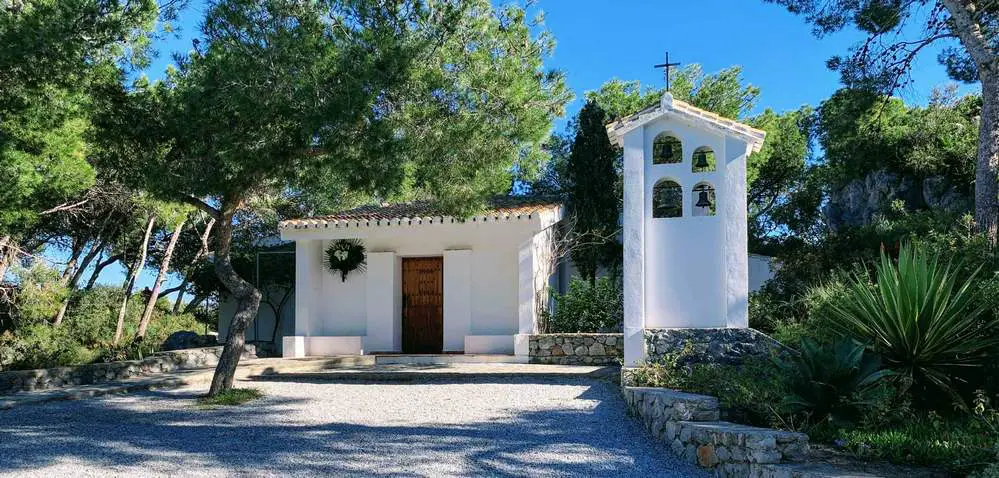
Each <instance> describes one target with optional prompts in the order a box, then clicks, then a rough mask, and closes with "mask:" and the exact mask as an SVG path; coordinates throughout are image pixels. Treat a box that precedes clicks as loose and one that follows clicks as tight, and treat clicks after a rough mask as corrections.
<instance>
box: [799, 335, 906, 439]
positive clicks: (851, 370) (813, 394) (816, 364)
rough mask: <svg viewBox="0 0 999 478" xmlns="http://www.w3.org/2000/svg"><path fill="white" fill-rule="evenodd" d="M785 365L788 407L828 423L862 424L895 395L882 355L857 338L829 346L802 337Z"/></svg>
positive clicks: (843, 340) (836, 425) (817, 422)
mask: <svg viewBox="0 0 999 478" xmlns="http://www.w3.org/2000/svg"><path fill="white" fill-rule="evenodd" d="M780 365H781V368H782V369H783V370H784V371H785V372H786V373H785V374H784V377H785V379H786V380H787V381H788V389H789V394H788V396H787V397H786V398H785V404H786V405H787V408H788V409H789V411H791V412H793V413H803V414H805V415H806V416H807V417H808V419H809V421H810V422H812V423H815V424H822V426H825V427H830V426H831V427H839V426H849V425H851V424H854V423H857V422H859V421H860V420H862V419H863V417H864V416H865V415H866V414H868V413H870V411H871V410H873V409H875V408H878V407H881V406H883V405H884V403H885V401H886V400H888V399H890V398H891V396H892V395H893V391H892V390H890V389H888V387H887V386H886V385H885V384H884V382H883V380H882V379H884V378H885V377H887V376H890V375H891V373H892V372H890V371H888V370H885V369H882V367H881V360H880V358H878V357H877V356H876V355H875V354H873V353H870V352H868V351H867V350H866V347H864V344H861V343H859V342H856V341H854V340H853V339H849V338H841V339H839V340H837V341H836V342H834V343H831V344H827V345H822V344H819V343H818V342H816V341H814V340H811V339H807V338H806V339H803V340H802V341H801V342H800V345H799V347H798V353H797V354H794V355H791V356H790V357H789V358H788V359H787V360H784V361H782V362H781V364H780Z"/></svg>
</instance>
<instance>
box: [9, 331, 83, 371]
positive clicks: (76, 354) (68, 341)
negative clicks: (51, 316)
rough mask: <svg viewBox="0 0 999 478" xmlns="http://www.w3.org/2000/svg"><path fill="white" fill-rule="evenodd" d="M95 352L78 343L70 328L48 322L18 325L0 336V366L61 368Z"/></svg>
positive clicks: (78, 362)
mask: <svg viewBox="0 0 999 478" xmlns="http://www.w3.org/2000/svg"><path fill="white" fill-rule="evenodd" d="M95 357H96V353H95V352H94V351H92V350H90V349H88V348H87V347H84V346H83V345H82V344H80V343H79V342H78V341H77V340H76V339H75V338H74V337H73V336H72V335H71V334H70V331H68V330H66V329H65V328H62V327H52V326H51V325H48V324H34V325H30V326H26V327H22V328H21V329H19V330H18V331H17V333H16V334H12V333H10V332H7V333H5V334H4V335H3V336H0V366H2V367H3V368H4V369H9V370H29V369H36V368H51V367H62V366H66V365H75V364H82V363H89V362H91V361H92V360H94V358H95Z"/></svg>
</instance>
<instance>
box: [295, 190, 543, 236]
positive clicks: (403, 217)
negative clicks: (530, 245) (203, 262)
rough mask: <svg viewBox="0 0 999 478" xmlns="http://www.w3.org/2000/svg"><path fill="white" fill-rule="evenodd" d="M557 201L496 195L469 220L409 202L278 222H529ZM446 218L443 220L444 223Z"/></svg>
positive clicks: (298, 224) (297, 225) (426, 204)
mask: <svg viewBox="0 0 999 478" xmlns="http://www.w3.org/2000/svg"><path fill="white" fill-rule="evenodd" d="M560 206H561V202H560V201H559V200H557V199H555V198H550V197H536V196H532V197H527V196H497V197H494V198H492V199H490V200H489V201H488V203H487V206H486V210H485V211H484V212H481V213H479V214H475V215H473V216H472V217H469V218H456V217H452V216H450V215H447V214H445V213H444V212H443V211H442V210H441V209H440V208H438V207H437V206H435V205H434V204H433V203H431V202H430V201H411V202H403V203H394V204H371V205H367V206H361V207H358V208H354V209H348V210H346V211H340V212H338V213H336V214H330V215H328V216H315V217H305V218H301V219H289V220H286V221H281V223H280V225H279V227H281V228H289V227H293V228H301V227H318V226H329V225H340V224H344V225H347V224H357V225H369V224H375V225H377V224H385V225H388V224H400V225H403V224H423V223H433V222H439V223H440V222H463V221H466V220H467V221H473V222H477V221H489V220H500V219H502V220H510V219H522V218H523V219H529V218H531V216H532V215H534V214H535V213H537V212H539V211H544V210H554V209H557V208H558V207H560ZM445 219H447V221H445Z"/></svg>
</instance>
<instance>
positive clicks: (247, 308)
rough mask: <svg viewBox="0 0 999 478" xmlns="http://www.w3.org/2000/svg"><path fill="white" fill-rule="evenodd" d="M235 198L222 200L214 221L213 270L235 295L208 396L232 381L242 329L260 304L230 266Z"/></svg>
mask: <svg viewBox="0 0 999 478" xmlns="http://www.w3.org/2000/svg"><path fill="white" fill-rule="evenodd" d="M238 204H239V201H232V202H231V203H227V202H224V203H223V204H222V214H220V217H219V221H218V234H217V239H218V240H217V242H216V245H215V274H216V275H218V277H219V280H220V281H221V282H222V284H223V285H225V287H226V289H228V291H229V294H230V295H231V296H232V297H233V298H234V299H236V312H235V314H233V317H232V324H231V325H230V327H229V337H228V338H226V341H225V347H224V348H223V349H222V356H220V357H219V363H218V366H217V367H215V376H214V377H213V378H212V386H211V388H209V389H208V396H210V397H213V396H215V395H218V394H219V393H221V392H224V391H226V390H230V389H232V381H233V378H234V377H235V375H236V366H237V365H238V364H239V357H240V355H242V353H243V346H244V344H245V341H246V338H245V336H244V333H245V332H246V327H247V326H248V325H249V324H250V321H252V320H253V318H254V317H256V315H257V309H258V308H259V307H260V291H259V290H257V288H256V287H254V286H253V284H251V283H249V282H247V281H246V280H245V279H243V278H242V277H240V276H239V274H237V273H236V270H235V269H234V268H233V267H232V261H231V258H230V257H229V251H230V248H231V247H232V217H233V215H234V213H235V210H236V206H237V205H238Z"/></svg>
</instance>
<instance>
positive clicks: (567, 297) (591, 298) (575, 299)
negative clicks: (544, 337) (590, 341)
mask: <svg viewBox="0 0 999 478" xmlns="http://www.w3.org/2000/svg"><path fill="white" fill-rule="evenodd" d="M553 299H554V307H553V308H552V311H551V312H549V313H545V314H543V315H544V317H543V318H544V325H545V330H544V332H547V333H576V332H620V331H621V324H622V321H623V320H624V296H623V295H622V293H621V287H620V285H619V284H618V282H617V281H615V280H612V279H611V278H609V277H601V278H599V279H597V280H596V281H594V282H593V283H592V284H591V283H590V282H587V281H585V280H582V279H573V280H572V281H571V282H569V291H568V292H566V293H565V294H563V295H558V294H555V295H554V297H553Z"/></svg>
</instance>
